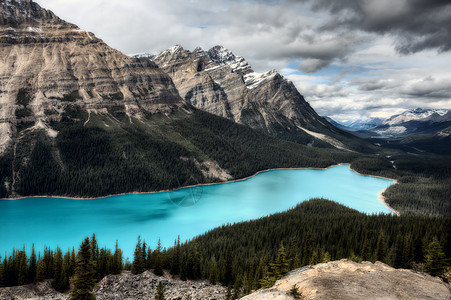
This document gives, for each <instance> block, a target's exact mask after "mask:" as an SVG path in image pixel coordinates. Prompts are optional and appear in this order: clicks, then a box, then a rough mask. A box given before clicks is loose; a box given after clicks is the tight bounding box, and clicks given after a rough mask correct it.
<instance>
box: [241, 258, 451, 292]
mask: <svg viewBox="0 0 451 300" xmlns="http://www.w3.org/2000/svg"><path fill="white" fill-rule="evenodd" d="M294 286H296V287H297V288H298V291H299V292H300V293H302V299H347V300H351V299H367V300H370V299H440V300H444V299H451V292H450V285H449V284H447V283H444V282H443V281H442V280H440V279H438V278H436V277H432V276H430V275H427V274H420V273H416V272H413V271H411V270H404V269H394V268H392V267H389V266H387V265H385V264H383V263H380V262H376V263H374V264H373V263H370V262H362V263H356V262H353V261H349V260H345V259H344V260H340V261H333V262H329V263H325V264H319V265H315V266H313V267H310V266H309V267H304V268H301V269H297V270H294V271H291V272H289V273H288V274H287V275H286V276H285V277H283V278H282V279H280V280H278V281H277V282H276V283H275V285H274V286H273V287H272V288H269V289H265V290H260V291H257V292H255V293H253V294H251V295H248V296H246V297H243V298H242V299H243V300H254V299H255V300H256V299H259V300H264V299H268V300H270V299H274V300H275V299H277V300H283V299H294V297H293V295H292V293H291V292H290V290H291V289H292V288H293V287H294Z"/></svg>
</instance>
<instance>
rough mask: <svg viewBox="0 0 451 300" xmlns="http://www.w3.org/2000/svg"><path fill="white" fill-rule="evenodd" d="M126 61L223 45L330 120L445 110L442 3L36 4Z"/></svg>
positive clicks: (448, 39)
mask: <svg viewBox="0 0 451 300" xmlns="http://www.w3.org/2000/svg"><path fill="white" fill-rule="evenodd" d="M36 2H38V3H39V4H40V5H41V6H43V7H44V8H48V9H50V10H52V11H53V12H55V13H56V14H57V15H58V16H60V17H61V18H63V19H65V20H67V21H69V22H72V23H75V24H77V25H78V26H80V27H81V28H82V29H85V30H88V31H91V32H93V33H95V34H96V36H97V37H99V38H101V39H103V40H104V41H105V42H106V43H108V44H109V45H111V46H112V47H114V48H116V49H119V50H120V51H122V52H124V53H126V54H132V53H140V52H148V53H152V54H155V53H159V52H160V51H162V50H164V49H167V48H169V47H171V46H173V45H175V44H180V45H182V46H183V47H184V48H185V49H189V50H193V49H194V48H195V47H196V46H201V47H202V48H204V49H209V48H210V47H212V46H215V45H218V44H220V45H223V46H225V47H227V48H229V49H230V50H232V51H233V52H234V53H235V54H236V55H240V56H244V57H245V58H246V59H247V60H248V61H249V63H250V64H251V65H252V66H253V68H254V70H255V71H258V72H264V71H268V70H270V69H277V70H279V71H280V72H281V73H282V74H283V75H285V76H286V77H287V78H288V79H290V80H292V81H293V83H294V84H295V85H296V86H297V87H298V89H299V91H300V92H301V94H303V95H304V96H305V98H306V100H307V101H309V102H310V104H311V105H312V107H313V108H315V109H316V110H317V111H318V113H320V114H322V115H328V116H332V117H334V118H335V119H337V120H341V121H345V120H351V119H357V118H360V119H365V118H368V117H385V116H389V115H392V114H395V113H399V112H402V111H404V110H406V109H410V108H416V107H423V108H451V3H450V1H449V0H334V1H330V0H266V1H264V0H261V1H258V0H164V1H163V0H127V1H125V0H36Z"/></svg>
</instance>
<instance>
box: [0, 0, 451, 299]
mask: <svg viewBox="0 0 451 300" xmlns="http://www.w3.org/2000/svg"><path fill="white" fill-rule="evenodd" d="M224 5H225V4H224ZM318 9H319V7H318ZM0 11H1V13H2V15H1V18H0V256H1V259H0V287H1V288H0V295H7V296H5V297H12V298H14V297H19V298H20V297H22V296H23V297H25V296H24V295H31V297H34V296H35V295H36V294H33V293H32V292H30V291H29V288H31V290H35V289H40V288H41V287H42V288H43V289H46V291H45V292H44V294H45V295H47V296H48V297H60V298H71V299H74V300H75V299H88V298H89V299H91V298H92V297H94V295H93V294H92V293H93V291H94V290H95V289H96V291H97V292H98V295H99V297H100V298H101V297H106V298H107V297H109V296H105V295H106V294H108V293H110V291H108V289H109V285H114V286H116V287H117V288H116V289H113V291H112V292H111V293H113V294H114V295H113V294H109V295H110V296H111V297H113V296H114V297H117V298H118V299H120V298H121V297H125V296H124V295H135V296H136V297H138V294H139V295H140V296H139V297H141V296H142V295H143V294H145V295H146V296H149V297H150V296H152V297H156V299H164V296H161V297H160V298H157V294H158V289H160V290H159V291H160V293H163V292H164V288H165V286H166V287H168V286H172V285H174V286H175V287H176V288H175V291H174V289H173V290H172V291H171V295H172V296H171V297H173V298H176V299H182V297H185V296H186V295H185V294H184V293H185V292H186V293H188V292H187V291H189V293H192V295H194V297H195V298H196V299H203V297H212V298H215V296H214V295H213V294H214V293H216V294H218V293H219V294H220V296H219V297H221V298H226V299H232V298H233V299H236V298H238V297H242V296H245V295H247V294H250V293H252V292H255V291H257V290H259V289H265V288H270V287H271V286H273V284H275V283H276V281H277V280H279V279H281V278H282V277H283V276H284V275H285V274H286V273H287V272H288V271H290V270H293V269H297V268H300V267H305V266H309V265H311V266H313V265H317V264H319V263H327V262H329V261H331V260H335V261H336V260H340V259H344V258H347V259H350V260H352V261H355V262H357V263H360V262H362V261H371V262H376V261H380V262H383V263H386V264H388V265H390V266H392V267H394V268H409V269H412V270H414V271H415V272H427V273H429V274H431V275H432V276H436V277H437V278H436V279H434V280H436V281H442V280H444V281H446V280H448V281H449V274H450V264H449V259H450V257H451V232H450V228H451V226H450V224H451V220H450V216H451V198H450V195H451V160H450V154H451V153H450V149H451V148H450V145H451V144H450V122H451V121H450V111H449V109H448V110H447V109H443V110H439V109H432V108H431V109H421V108H418V109H411V110H407V111H405V112H403V113H399V114H396V115H393V116H391V117H388V118H386V119H383V118H376V117H374V118H367V119H366V120H367V122H366V121H365V120H363V119H362V120H359V119H354V120H348V121H347V122H346V123H344V124H341V123H339V122H336V121H335V120H334V119H333V118H330V117H328V116H326V115H324V114H321V115H323V117H322V116H320V114H318V112H317V111H316V110H315V109H313V106H314V105H318V107H319V108H321V109H322V110H323V111H331V110H332V108H335V110H336V112H337V115H340V114H342V115H346V114H347V113H346V110H349V111H351V112H354V113H355V108H356V107H357V108H358V107H360V109H361V110H362V111H363V110H364V109H365V105H367V104H365V103H364V102H365V101H369V100H368V99H370V98H368V97H366V98H365V97H362V103H357V102H358V101H357V102H355V103H354V106H355V107H354V106H352V107H351V106H350V105H349V103H348V101H351V100H349V99H345V105H342V106H341V107H337V106H336V105H335V104H333V103H331V105H330V107H325V105H324V103H322V102H323V101H329V100H327V98H329V97H332V98H333V97H337V94H336V93H337V92H339V97H341V99H338V100H337V101H338V102H340V101H343V99H344V98H347V97H348V96H349V97H350V99H351V98H352V97H351V96H350V95H348V94H346V93H345V92H344V91H341V90H340V89H335V88H336V87H335V86H334V85H335V84H337V82H340V80H342V79H343V78H345V77H346V76H347V74H348V73H350V72H351V73H352V72H360V73H358V74H362V72H366V71H365V70H364V68H361V69H359V68H355V67H353V68H351V69H348V70H344V69H343V70H341V69H340V68H337V66H336V65H333V66H331V68H332V69H334V68H335V71H337V70H339V71H340V72H342V73H341V74H337V76H336V78H335V79H331V80H330V82H329V83H327V84H326V83H325V82H326V81H324V82H323V81H321V82H319V83H318V87H317V88H316V89H315V90H316V92H317V93H318V96H317V97H316V96H315V95H312V93H311V91H312V84H311V83H310V81H311V80H312V76H313V75H312V76H310V75H308V74H310V72H311V71H312V72H316V71H319V69H318V70H316V71H315V70H314V69H315V68H313V67H315V66H316V67H318V68H322V67H325V68H328V67H329V65H330V64H332V62H324V61H322V60H323V59H325V57H326V56H327V55H325V54H324V53H323V52H321V51H319V52H318V53H320V54H321V53H322V54H321V55H322V56H321V58H303V60H302V61H297V60H294V61H291V62H290V63H289V65H288V66H287V67H286V68H284V69H283V70H281V71H277V70H271V68H267V66H268V64H267V63H264V64H262V60H261V59H262V57H263V58H264V57H265V56H261V57H260V59H257V58H256V57H258V56H251V58H250V59H252V61H253V66H251V64H250V63H249V62H248V61H247V60H246V58H244V57H242V56H238V55H235V54H234V53H233V52H232V51H230V50H229V49H227V48H226V47H225V46H221V45H216V46H213V47H211V46H212V45H210V46H209V47H204V48H201V47H196V48H194V50H192V51H191V50H187V49H185V48H183V47H182V46H181V45H176V46H173V47H170V48H168V49H166V47H167V46H165V47H164V48H161V47H160V50H159V51H156V52H158V53H155V51H154V54H138V55H133V56H129V55H126V54H124V53H123V52H121V51H119V50H116V49H114V48H113V47H111V46H109V45H108V44H107V43H105V42H104V41H103V40H101V39H100V38H98V37H96V35H95V34H94V33H92V32H89V31H86V30H83V29H81V28H80V27H78V26H77V25H75V24H72V23H69V22H67V21H65V20H63V19H61V18H59V17H58V16H56V14H54V13H53V12H52V11H50V10H48V9H45V8H43V7H41V6H40V5H39V4H38V3H36V2H34V1H32V0H1V1H0ZM137 12H138V11H137ZM118 20H119V19H118ZM202 26H204V25H202ZM202 26H201V27H197V29H196V30H200V31H201V30H206V29H207V28H208V26H207V27H205V28H203V27H202ZM169 27H170V28H169ZM169 27H168V32H171V30H170V29H171V28H172V27H171V26H169ZM262 28H263V27H262ZM149 30H150V28H149ZM294 31H296V30H294ZM268 32H269V31H268ZM132 33H133V32H128V33H127V34H132ZM159 34H160V35H161V34H163V33H159ZM164 34H166V32H165V33H164ZM164 34H163V35H164ZM137 40H144V38H142V39H141V38H139V39H137ZM201 40H203V39H201ZM213 40H214V39H212V41H209V43H207V45H209V44H211V43H213ZM225 40H227V39H225ZM362 40H363V39H362ZM196 42H197V41H196ZM310 42H313V38H310V39H309V42H308V44H309V43H310ZM193 43H194V41H193V42H190V43H189V45H192V44H193ZM200 44H201V45H202V46H205V45H206V44H205V43H202V42H201V43H200ZM213 45H214V44H213ZM325 45H329V44H328V43H325ZM328 47H329V46H328ZM332 48H333V47H332ZM156 49H157V48H156ZM161 49H166V50H163V51H161ZM204 49H205V50H204ZM206 49H208V50H206ZM256 50H258V49H256ZM260 50H261V49H260ZM285 52H286V53H285V55H287V57H290V60H292V59H293V58H292V56H293V55H294V56H296V55H295V54H294V53H296V51H294V49H292V50H290V51H285ZM307 52H309V53H314V52H315V51H310V50H309V51H307ZM237 53H238V52H237ZM339 60H340V64H344V63H345V62H346V60H347V57H345V56H341V57H340V59H339ZM250 61H251V60H250ZM254 62H255V63H256V64H255V65H254ZM295 62H296V64H297V67H295V68H296V70H294V69H291V66H292V64H293V63H295ZM278 63H280V62H278ZM287 63H288V62H287V61H286V63H285V66H286V65H287ZM312 63H313V65H311V64H312ZM306 64H307V65H309V64H310V67H309V68H306ZM254 67H255V69H256V70H259V72H256V71H254ZM264 68H267V69H264ZM263 69H264V70H263ZM262 70H263V71H262ZM299 70H303V71H305V74H302V75H299V74H298V73H297V72H299ZM282 74H285V75H282ZM296 74H297V75H296ZM321 74H322V75H321V77H322V79H321V80H325V78H326V77H327V76H325V74H324V73H321ZM366 75H368V74H366ZM362 78H363V77H362ZM300 80H301V81H302V80H305V81H307V82H308V83H307V84H306V85H304V83H305V82H301V83H300ZM346 80H348V81H347V82H346V83H343V86H342V87H341V88H342V89H347V88H348V87H349V86H353V89H354V90H356V91H358V92H359V93H361V92H363V91H364V90H365V88H367V89H368V88H373V87H372V86H368V85H364V84H363V83H362V82H363V81H362V82H360V81H359V80H355V81H353V79H349V78H347V79H346ZM360 80H364V79H360ZM427 82H428V84H429V83H431V84H432V83H434V82H436V81H434V79H433V78H432V77H431V78H430V79H428V81H427ZM359 84H361V86H359ZM440 84H441V85H443V84H442V82H440ZM325 85H327V86H328V87H325ZM298 86H303V87H305V89H306V90H305V92H306V93H310V99H311V100H309V101H307V100H308V98H307V97H305V98H304V96H303V95H302V94H301V92H303V91H302V90H298ZM393 86H395V85H393ZM419 86H420V87H422V88H423V86H422V85H421V84H420V85H419ZM401 90H402V89H401ZM444 90H446V89H444ZM325 91H326V93H324V92H325ZM402 91H403V93H405V94H406V95H409V97H412V95H413V94H411V93H410V94H409V93H406V92H405V91H404V90H402ZM367 92H368V91H367ZM433 95H437V94H435V93H433ZM376 96H377V95H376ZM439 96H440V97H442V94H440V95H439ZM434 97H435V96H434ZM440 99H441V98H440ZM374 101H375V100H374ZM381 103H387V100H386V99H383V101H382V100H381ZM311 104H312V105H311ZM332 104H333V105H332ZM376 104H377V103H376V101H375V103H374V104H371V105H370V106H368V107H367V108H368V109H376V108H377V107H378V106H377V105H376ZM390 105H393V104H390ZM315 107H316V106H315ZM392 108H393V107H392ZM350 115H352V114H351V113H350ZM347 126H350V127H352V128H351V129H350V128H349V127H347ZM80 241H81V244H78V243H80ZM364 264H365V263H364ZM376 265H378V263H376ZM388 270H391V269H384V272H385V271H387V272H388ZM122 271H125V273H123V274H121V273H122ZM129 272H131V273H132V274H133V275H131V274H130V273H129ZM151 272H152V273H153V274H151ZM106 276H107V277H106ZM111 276H113V277H111ZM428 276H429V275H428ZM163 277H166V279H165V280H164V284H163V283H162V279H163ZM438 277H440V278H441V279H439V278H438ZM102 280H103V282H104V283H101V282H102ZM109 280H111V281H109ZM186 280H192V284H190V283H189V282H190V281H186ZM199 280H203V281H199ZM206 281H208V282H209V283H208V284H207V283H206ZM105 282H106V283H105ZM138 282H146V283H145V284H144V283H143V284H140V283H138ZM160 283H161V284H160ZM97 284H99V285H97ZM157 284H158V286H159V287H158V288H157ZM217 284H220V286H217ZM17 285H20V286H22V287H18V288H17V289H16V288H12V289H9V288H5V287H11V286H17ZM23 285H29V286H28V288H25V290H24V288H23ZM121 285H122V286H124V287H126V289H129V290H130V291H129V290H127V291H125V292H124V293H122V291H120V292H119V289H120V288H119V287H120V286H121ZM96 286H97V288H96ZM137 286H138V288H137V289H135V288H136V287H137ZM180 287H181V288H182V290H183V292H180V289H179V288H180ZM27 289H28V290H27ZM99 289H103V292H105V293H106V294H105V295H104V294H102V291H100V292H99ZM49 290H50V291H49ZM194 290H199V292H194ZM56 291H58V292H56ZM69 291H70V293H71V294H69ZM15 293H16V294H15ZM20 293H22V294H20ZM30 293H31V294H30ZM62 293H66V294H62ZM205 293H207V294H205ZM445 293H446V291H445ZM163 294H164V293H163ZM18 295H19V296H18ZM20 295H22V296H20ZM47 296H46V297H47ZM291 296H293V295H291ZM291 296H290V297H291ZM177 297H178V298H177Z"/></svg>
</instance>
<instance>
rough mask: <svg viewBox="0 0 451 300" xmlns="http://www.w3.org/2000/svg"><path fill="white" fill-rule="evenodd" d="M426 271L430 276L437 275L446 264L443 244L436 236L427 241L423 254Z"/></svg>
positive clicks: (441, 272)
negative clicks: (424, 253)
mask: <svg viewBox="0 0 451 300" xmlns="http://www.w3.org/2000/svg"><path fill="white" fill-rule="evenodd" d="M424 261H425V268H426V271H427V272H428V273H429V274H431V275H432V276H439V275H441V274H443V272H444V270H445V266H446V257H445V252H444V251H443V246H442V245H440V242H439V241H438V239H437V238H436V237H434V239H433V240H432V242H430V243H429V245H428V247H427V250H426V255H425V259H424Z"/></svg>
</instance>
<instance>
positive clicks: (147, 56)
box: [128, 52, 155, 59]
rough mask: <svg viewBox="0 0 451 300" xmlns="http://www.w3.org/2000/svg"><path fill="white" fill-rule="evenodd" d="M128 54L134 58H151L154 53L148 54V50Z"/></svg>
mask: <svg viewBox="0 0 451 300" xmlns="http://www.w3.org/2000/svg"><path fill="white" fill-rule="evenodd" d="M128 56H130V57H134V58H149V59H151V58H152V57H154V56H155V55H153V54H150V53H148V52H142V53H134V54H128Z"/></svg>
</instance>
